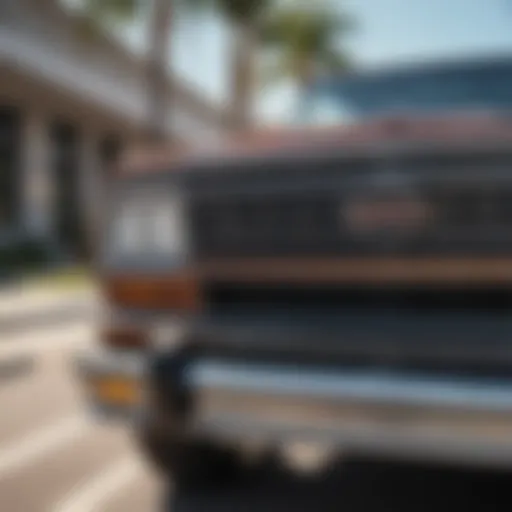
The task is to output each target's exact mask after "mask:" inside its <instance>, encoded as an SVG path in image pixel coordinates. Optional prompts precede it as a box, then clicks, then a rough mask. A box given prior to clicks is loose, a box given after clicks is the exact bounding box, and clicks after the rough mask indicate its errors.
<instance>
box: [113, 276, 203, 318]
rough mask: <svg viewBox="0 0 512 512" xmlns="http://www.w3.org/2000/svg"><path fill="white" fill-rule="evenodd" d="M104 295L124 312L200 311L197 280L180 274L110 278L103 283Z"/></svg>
mask: <svg viewBox="0 0 512 512" xmlns="http://www.w3.org/2000/svg"><path fill="white" fill-rule="evenodd" d="M105 295H106V298H107V299H108V300H109V301H110V302H112V303H114V304H116V305H118V306H121V307H127V308H135V309H136V308H141V309H160V310H175V311H197V310H198V309H200V307H201V297H200V291H199V285H198V282H197V280H196V279H195V278H194V277H193V276H190V275H184V274H180V275H172V276H150V277H149V276H125V277H115V278H110V279H107V281H106V282H105Z"/></svg>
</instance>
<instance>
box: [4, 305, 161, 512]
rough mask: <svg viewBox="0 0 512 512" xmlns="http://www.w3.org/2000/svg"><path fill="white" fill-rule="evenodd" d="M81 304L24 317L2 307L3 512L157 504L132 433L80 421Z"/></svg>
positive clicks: (85, 321)
mask: <svg viewBox="0 0 512 512" xmlns="http://www.w3.org/2000/svg"><path fill="white" fill-rule="evenodd" d="M81 300H82V299H79V300H77V301H76V303H75V304H73V302H72V301H69V300H64V301H61V302H58V301H55V302H52V301H48V300H46V301H45V300H42V301H41V302H40V303H38V301H37V300H36V299H35V298H32V301H30V300H28V299H27V300H26V311H23V310H22V309H20V308H18V307H17V306H16V298H14V300H12V301H7V300H4V301H3V302H2V301H1V300H0V306H2V307H1V311H2V312H3V313H4V316H3V317H2V316H1V315H0V334H1V336H2V339H1V343H0V414H1V420H0V510H2V511H8V512H38V511H45V512H48V511H55V512H57V511H58V512H82V511H92V510H94V511H101V512H103V511H105V512H111V511H112V512H115V511H119V512H121V511H123V512H131V511H133V512H140V511H144V510H154V509H155V508H157V504H158V502H159V500H160V482H159V481H158V478H157V477H156V475H154V474H152V472H151V471H150V469H149V468H148V467H146V466H145V465H144V463H143V462H142V461H140V460H139V459H138V457H137V453H136V451H135V450H133V449H132V446H131V440H130V439H129V434H128V432H126V431H124V430H123V429H122V428H120V427H114V426H112V425H100V424H97V423H95V422H94V421H92V420H91V418H89V417H88V416H87V415H86V414H85V410H84V407H83V400H82V397H81V394H80V389H79V387H78V386H77V383H76V382H75V380H74V378H73V375H72V368H71V364H70V363H71V360H72V357H73V355H74V354H75V353H76V351H77V350H80V349H82V348H83V347H87V346H88V345H90V344H91V343H92V341H93V335H94V334H93V323H92V322H91V309H90V308H89V307H88V306H87V303H86V302H83V301H82V302H80V301H81ZM31 304H32V310H31V309H30V305H31ZM45 308H49V309H48V311H47V313H46V314H45V312H44V311H45ZM59 311H60V314H59ZM23 318H24V319H23ZM2 319H3V320H4V322H2ZM6 319H7V320H6ZM50 319H51V321H49V320H50Z"/></svg>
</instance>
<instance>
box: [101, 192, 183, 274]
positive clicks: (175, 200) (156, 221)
mask: <svg viewBox="0 0 512 512" xmlns="http://www.w3.org/2000/svg"><path fill="white" fill-rule="evenodd" d="M127 216H128V217H130V216H132V217H133V218H132V219H131V220H128V221H127ZM187 219H188V216H187V199H186V195H185V193H184V192H183V189H182V188H181V187H180V186H179V184H175V183H167V182H165V183H155V182H151V183H149V184H140V183H128V184H125V185H124V186H119V188H118V189H117V190H116V191H115V193H113V194H111V200H110V201H109V207H108V209H107V218H106V223H105V236H104V238H103V247H102V248H101V249H102V250H101V253H102V254H103V258H102V259H103V260H104V261H106V262H107V264H108V265H109V266H110V265H124V266H127V265H128V266H132V265H135V266H140V265H144V264H147V265H150V266H151V267H152V268H159V267H160V266H162V265H165V266H167V267H168V266H175V265H180V264H182V263H183V262H184V261H186V259H187V258H188V257H189V254H190V237H189V225H188V220H187ZM127 223H128V226H127V225H126V224H127ZM130 224H131V225H130ZM123 230H128V231H130V230H132V232H131V233H130V235H129V236H133V237H135V240H131V241H129V240H127V238H126V237H127V236H128V235H127V234H126V233H125V234H122V231H123ZM133 230H135V232H133ZM166 230H168V231H166ZM120 237H121V239H120ZM123 237H124V239H123ZM130 245H131V247H130Z"/></svg>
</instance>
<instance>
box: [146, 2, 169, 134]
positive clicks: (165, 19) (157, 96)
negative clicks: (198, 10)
mask: <svg viewBox="0 0 512 512" xmlns="http://www.w3.org/2000/svg"><path fill="white" fill-rule="evenodd" d="M172 3H173V0H154V6H153V12H152V18H151V23H150V26H149V48H148V69H147V77H146V78H147V83H146V87H147V89H146V91H147V102H148V114H147V115H148V133H147V135H148V142H150V143H155V142H161V141H163V140H165V138H166V136H167V122H168V116H169V105H168V94H169V83H168V73H167V60H168V57H169V35H170V31H171V23H172V16H173V5H172Z"/></svg>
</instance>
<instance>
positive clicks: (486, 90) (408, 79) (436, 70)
mask: <svg viewBox="0 0 512 512" xmlns="http://www.w3.org/2000/svg"><path fill="white" fill-rule="evenodd" d="M511 107H512V57H511V58H510V59H507V60H501V61H499V62H490V61H486V62H485V63H470V64H460V63H459V64H453V65H443V66H438V67H432V66H425V67H424V68H421V69H417V68H416V69H414V70H407V69H402V70H399V71H388V72H381V73H368V74H367V75H364V74H361V75H358V76H354V77H348V78H345V79H343V78H340V79H337V80H329V81H325V82H323V83H320V84H317V85H316V86H315V87H314V88H312V89H311V90H310V91H309V92H308V94H307V95H306V96H305V97H304V99H303V102H302V105H301V111H300V113H299V116H300V118H301V121H302V122H306V123H309V124H333V123H334V124H336V123H340V122H349V121H351V120H354V119H359V118H366V117H374V116H382V115H388V114H396V113H404V112H408V113H414V112H416V113H418V112H437V111H447V110H450V111H453V110H477V109H478V110H503V109H508V108H511Z"/></svg>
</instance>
